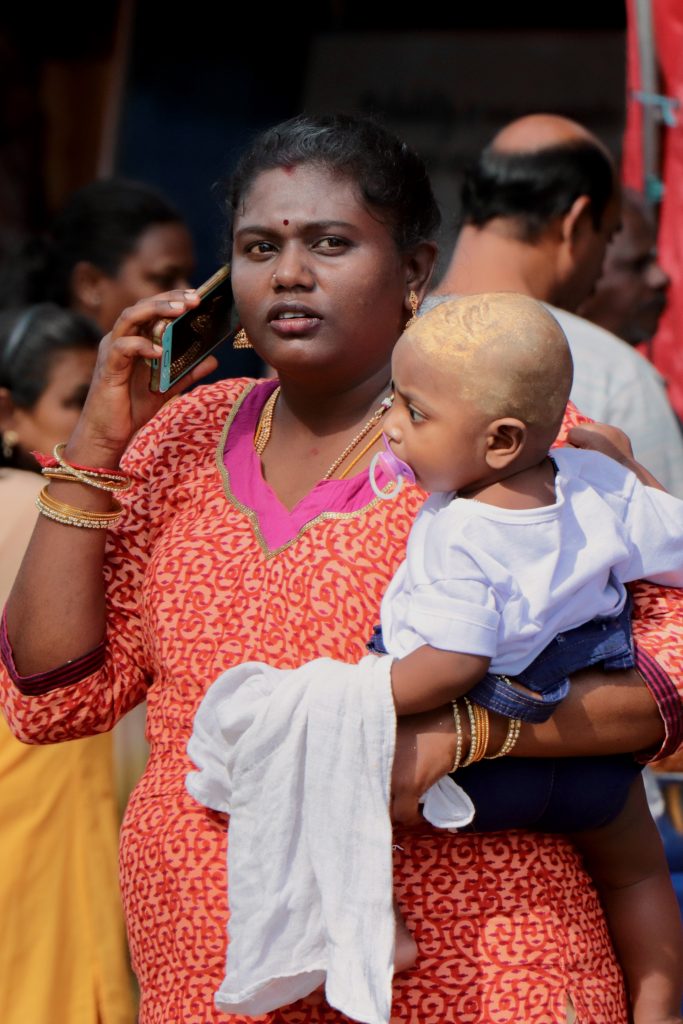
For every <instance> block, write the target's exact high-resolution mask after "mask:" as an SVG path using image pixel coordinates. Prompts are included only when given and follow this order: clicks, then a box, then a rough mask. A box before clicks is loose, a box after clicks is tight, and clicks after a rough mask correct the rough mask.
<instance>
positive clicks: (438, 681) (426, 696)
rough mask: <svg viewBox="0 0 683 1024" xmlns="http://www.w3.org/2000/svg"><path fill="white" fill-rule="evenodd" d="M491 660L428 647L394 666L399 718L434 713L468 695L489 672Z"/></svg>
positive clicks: (393, 674) (395, 698)
mask: <svg viewBox="0 0 683 1024" xmlns="http://www.w3.org/2000/svg"><path fill="white" fill-rule="evenodd" d="M489 664H490V658H484V657H480V656H479V655H476V654H458V653H457V651H440V650H438V649H437V648H436V647H430V646H429V645H428V644H424V646H422V647H418V648H417V650H416V651H412V652H411V653H410V654H407V655H406V656H405V657H404V658H397V659H396V660H395V661H394V662H393V664H392V666H391V688H392V690H393V693H394V705H395V707H396V714H397V715H417V714H420V713H421V712H422V711H433V710H434V709H435V708H439V707H441V705H442V704H446V703H447V702H448V701H450V700H455V698H456V697H461V696H462V695H463V694H464V693H468V692H469V691H470V690H471V689H472V687H473V686H474V685H475V684H476V683H478V682H479V680H480V679H482V678H483V677H484V676H485V675H486V672H487V670H488V667H489Z"/></svg>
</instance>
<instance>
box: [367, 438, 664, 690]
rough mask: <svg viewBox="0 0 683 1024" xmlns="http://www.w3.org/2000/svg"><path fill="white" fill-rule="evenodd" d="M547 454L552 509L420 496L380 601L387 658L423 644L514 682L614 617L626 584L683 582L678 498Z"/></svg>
mask: <svg viewBox="0 0 683 1024" xmlns="http://www.w3.org/2000/svg"><path fill="white" fill-rule="evenodd" d="M551 456H552V458H553V460H554V462H555V464H556V466H557V474H556V476H555V494H556V500H555V503H554V504H553V505H547V506H544V507H543V508H534V509H522V510H517V509H504V508H498V507H496V506H494V505H487V504H485V503H484V502H479V501H476V500H475V499H471V498H458V497H457V495H454V494H432V495H431V496H430V497H429V498H428V499H427V501H426V502H425V504H424V505H423V507H422V509H421V510H420V512H419V514H418V516H417V518H416V520H415V523H414V524H413V528H412V530H411V532H410V536H409V538H408V547H407V551H406V558H405V561H404V562H403V563H402V565H401V566H400V567H399V569H398V571H397V573H396V575H395V576H394V578H393V579H392V581H391V583H390V584H389V587H388V589H387V591H386V593H385V595H384V598H383V601H382V608H381V621H382V636H383V640H384V644H385V646H386V648H387V650H388V651H389V653H390V654H392V655H394V656H395V657H403V656H404V655H406V654H409V653H410V652H411V651H413V650H415V649H416V648H417V647H420V646H422V645H423V644H429V645H430V646H432V647H436V648H438V649H441V650H448V651H458V652H460V653H462V654H479V655H484V656H486V657H489V658H491V659H492V661H491V671H493V672H501V673H506V674H510V675H514V674H515V673H518V672H520V671H522V670H523V669H524V668H526V667H527V665H529V664H530V663H531V662H532V661H533V660H534V658H535V657H536V656H537V655H538V654H540V653H541V651H542V650H543V649H544V648H545V647H546V646H547V645H548V643H549V642H550V640H552V638H553V637H554V636H555V635H556V634H557V633H560V632H564V631H565V630H568V629H573V628H574V627H575V626H579V625H581V624H582V623H584V622H588V621H589V620H590V619H593V618H595V617H598V616H606V617H612V616H615V615H617V614H618V613H619V612H620V611H621V609H622V608H623V606H624V601H625V599H626V592H625V589H624V586H623V584H624V583H626V582H628V581H629V580H636V579H649V580H651V581H652V582H654V583H660V584H663V585H665V586H676V587H679V586H683V501H681V500H679V499H678V498H674V497H673V496H672V495H670V494H667V493H665V492H664V491H659V490H657V489H656V488H653V487H645V486H643V484H641V482H640V481H639V480H638V478H637V477H636V476H635V475H634V474H633V473H632V472H630V471H629V470H627V469H626V468H625V467H624V466H622V465H620V464H619V463H617V462H615V461H614V460H613V459H610V458H608V457H607V456H606V455H602V454H601V453H599V452H593V451H583V450H578V449H575V448H558V449H553V451H552V452H551Z"/></svg>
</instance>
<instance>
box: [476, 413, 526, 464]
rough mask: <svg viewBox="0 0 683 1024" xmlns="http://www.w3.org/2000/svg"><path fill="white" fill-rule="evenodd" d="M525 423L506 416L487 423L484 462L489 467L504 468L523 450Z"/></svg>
mask: <svg viewBox="0 0 683 1024" xmlns="http://www.w3.org/2000/svg"><path fill="white" fill-rule="evenodd" d="M526 439H527V428H526V424H525V423H522V421H521V420H516V419H513V418H512V417H506V418H505V419H501V420H494V421H493V423H490V424H489V427H488V431H487V435H486V462H487V464H488V465H489V466H490V468H491V469H505V468H506V467H507V466H509V465H510V463H511V462H514V460H515V459H517V458H519V456H520V455H521V454H522V452H523V451H524V446H525V444H526Z"/></svg>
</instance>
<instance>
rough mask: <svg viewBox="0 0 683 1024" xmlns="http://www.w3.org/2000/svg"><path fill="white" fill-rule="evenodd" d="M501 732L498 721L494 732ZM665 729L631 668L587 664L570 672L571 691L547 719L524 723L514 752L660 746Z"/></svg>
mask: <svg viewBox="0 0 683 1024" xmlns="http://www.w3.org/2000/svg"><path fill="white" fill-rule="evenodd" d="M496 717H497V716H496ZM504 732H505V724H504V722H500V721H497V722H496V736H498V737H501V736H504ZM663 735H664V724H663V721H662V717H661V714H660V712H659V709H658V707H657V705H656V703H655V701H654V700H653V698H652V696H651V695H650V692H649V690H648V688H647V686H646V685H645V683H644V682H643V679H642V677H641V676H640V674H639V673H638V672H637V671H635V669H632V670H628V671H624V672H610V673H606V672H604V671H602V669H586V670H584V671H583V672H578V673H576V674H575V675H574V676H572V685H571V687H570V690H569V694H568V695H567V697H566V699H565V700H564V701H563V702H562V703H561V704H560V706H559V707H558V709H557V710H556V711H555V712H554V713H553V715H552V716H551V718H549V719H548V721H547V722H543V723H541V724H539V725H531V724H529V723H524V724H523V725H522V729H521V731H520V735H519V740H518V741H517V744H516V746H515V749H514V751H513V756H517V757H586V756H596V755H598V756H599V755H602V754H620V753H632V752H637V751H645V750H648V749H650V748H656V747H658V746H659V745H660V743H661V741H662V738H663ZM501 742H502V740H501Z"/></svg>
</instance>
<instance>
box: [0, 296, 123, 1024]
mask: <svg viewBox="0 0 683 1024" xmlns="http://www.w3.org/2000/svg"><path fill="white" fill-rule="evenodd" d="M98 341H99V330H98V329H97V327H96V326H95V325H94V324H93V323H92V322H91V321H90V320H89V319H87V318H86V317H84V316H82V315H81V314H78V313H72V312H69V311H67V310H64V309H60V308H59V306H56V305H54V304H51V303H41V304H38V305H34V306H30V307H28V308H26V309H22V310H20V311H18V312H12V313H8V312H5V313H4V314H2V315H0V430H1V431H2V443H1V446H0V498H1V500H0V603H2V604H4V603H5V600H6V599H7V595H8V593H9V590H10V588H11V586H12V583H13V581H14V576H15V575H16V571H17V568H18V566H19V564H20V562H21V559H22V557H23V554H24V551H25V549H26V546H27V544H28V541H29V537H30V535H31V531H32V529H33V525H34V522H35V519H36V516H37V514H38V513H37V510H36V507H35V499H36V496H37V494H38V492H39V490H40V488H41V487H42V485H43V483H44V480H43V479H42V477H41V476H40V474H39V472H37V471H38V470H39V468H40V467H39V465H38V463H37V461H36V460H35V458H34V457H33V456H32V455H31V452H32V451H33V450H37V451H40V452H51V451H52V449H53V448H54V446H55V444H57V443H58V442H59V441H60V440H61V439H63V438H64V437H68V436H69V435H70V433H71V431H72V430H73V428H74V426H75V424H76V421H77V419H78V417H79V414H80V411H81V408H82V406H83V402H84V400H85V395H86V393H87V390H88V386H89V384H90V379H91V377H92V372H93V368H94V365H95V357H96V354H97V344H98ZM117 833H118V816H117V809H116V800H115V790H114V775H113V760H112V736H111V734H106V735H100V736H93V737H90V738H88V739H83V740H75V741H73V742H71V743H64V744H61V745H60V746H55V747H29V746H25V745H24V744H22V743H19V742H18V740H16V739H14V737H13V736H12V735H11V733H10V731H9V729H8V727H7V725H6V723H5V720H4V717H3V718H0V920H2V922H3V928H2V932H1V933H0V1018H1V1019H2V1021H3V1024H25V1022H27V1021H36V1022H38V1021H41V1022H42V1021H50V1022H51V1024H132V1021H133V1019H134V1010H133V998H132V985H131V980H130V973H129V969H128V961H127V954H126V946H125V936H124V926H123V915H122V911H121V906H120V897H119V888H118V869H117V845H118V837H117Z"/></svg>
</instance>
